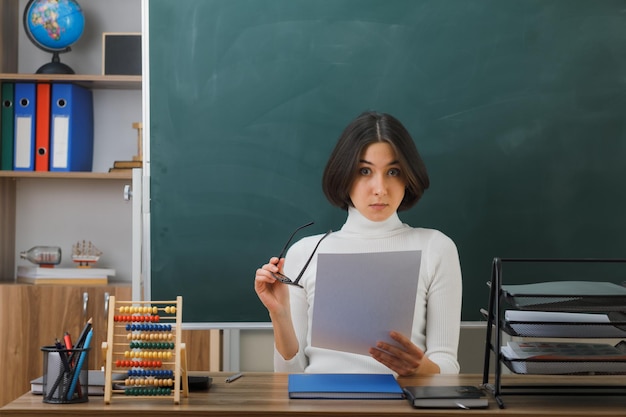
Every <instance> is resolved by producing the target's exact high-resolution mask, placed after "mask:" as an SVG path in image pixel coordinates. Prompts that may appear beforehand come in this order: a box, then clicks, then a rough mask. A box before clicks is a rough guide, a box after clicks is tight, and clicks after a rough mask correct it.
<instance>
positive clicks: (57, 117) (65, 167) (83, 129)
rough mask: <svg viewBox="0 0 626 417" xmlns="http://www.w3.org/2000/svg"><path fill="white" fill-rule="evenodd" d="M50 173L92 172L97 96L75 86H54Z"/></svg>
mask: <svg viewBox="0 0 626 417" xmlns="http://www.w3.org/2000/svg"><path fill="white" fill-rule="evenodd" d="M51 98H52V103H51V106H50V113H51V115H50V116H51V117H50V123H51V125H50V126H51V127H50V171H91V169H92V166H93V96H92V93H91V90H88V89H86V88H83V87H81V86H78V85H75V84H58V83H55V84H52V94H51Z"/></svg>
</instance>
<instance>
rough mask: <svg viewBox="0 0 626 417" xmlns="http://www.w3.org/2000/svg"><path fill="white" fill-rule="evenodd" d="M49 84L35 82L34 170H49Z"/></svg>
mask: <svg viewBox="0 0 626 417" xmlns="http://www.w3.org/2000/svg"><path fill="white" fill-rule="evenodd" d="M49 151H50V84H47V83H39V84H37V109H36V112H35V171H49V170H50V152H49Z"/></svg>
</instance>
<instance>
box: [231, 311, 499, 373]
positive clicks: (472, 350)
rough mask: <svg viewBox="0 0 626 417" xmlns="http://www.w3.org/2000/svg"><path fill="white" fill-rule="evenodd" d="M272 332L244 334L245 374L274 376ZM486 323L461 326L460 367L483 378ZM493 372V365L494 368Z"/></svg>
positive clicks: (242, 363) (242, 365) (241, 359)
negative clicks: (266, 373) (270, 374)
mask: <svg viewBox="0 0 626 417" xmlns="http://www.w3.org/2000/svg"><path fill="white" fill-rule="evenodd" d="M273 337H274V336H273V333H272V330H271V329H260V330H257V329H255V330H241V331H240V352H239V354H240V356H239V365H240V370H241V371H248V372H272V371H273V354H274V339H273ZM485 337H486V322H465V323H462V325H461V338H460V342H459V363H460V365H461V373H464V374H481V373H482V371H483V363H484V356H485ZM490 369H491V370H492V371H493V369H494V368H493V361H492V365H491V368H490Z"/></svg>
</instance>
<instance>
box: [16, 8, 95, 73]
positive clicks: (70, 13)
mask: <svg viewBox="0 0 626 417" xmlns="http://www.w3.org/2000/svg"><path fill="white" fill-rule="evenodd" d="M84 29H85V16H84V14H83V11H82V9H81V8H80V5H79V4H78V3H77V2H76V1H75V0H30V1H29V2H28V3H27V4H26V7H25V8H24V30H25V31H26V35H27V36H28V38H29V39H30V41H31V42H33V43H34V44H35V45H36V46H37V47H39V48H40V49H43V50H44V51H46V52H50V53H52V62H49V63H48V64H45V65H43V66H42V67H41V68H39V69H38V70H37V73H46V74H59V73H61V74H73V73H74V70H72V69H71V68H70V67H69V66H67V65H65V64H63V63H61V60H60V59H59V53H62V52H69V51H70V46H71V45H72V44H74V43H75V42H76V41H78V39H80V37H81V35H82V34H83V31H84Z"/></svg>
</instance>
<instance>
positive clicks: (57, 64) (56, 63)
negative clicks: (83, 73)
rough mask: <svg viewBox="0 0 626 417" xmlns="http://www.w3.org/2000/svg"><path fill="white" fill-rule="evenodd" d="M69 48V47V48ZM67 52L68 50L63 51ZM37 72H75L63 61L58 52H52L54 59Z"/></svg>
mask: <svg viewBox="0 0 626 417" xmlns="http://www.w3.org/2000/svg"><path fill="white" fill-rule="evenodd" d="M67 50H69V48H68V49H67ZM63 52H66V51H63ZM36 73H37V74H75V72H74V70H73V69H72V68H70V66H69V65H67V64H64V63H62V62H61V59H60V58H59V53H58V52H53V53H52V61H51V62H48V63H47V64H44V65H42V66H41V67H39V69H38V70H37V72H36Z"/></svg>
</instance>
